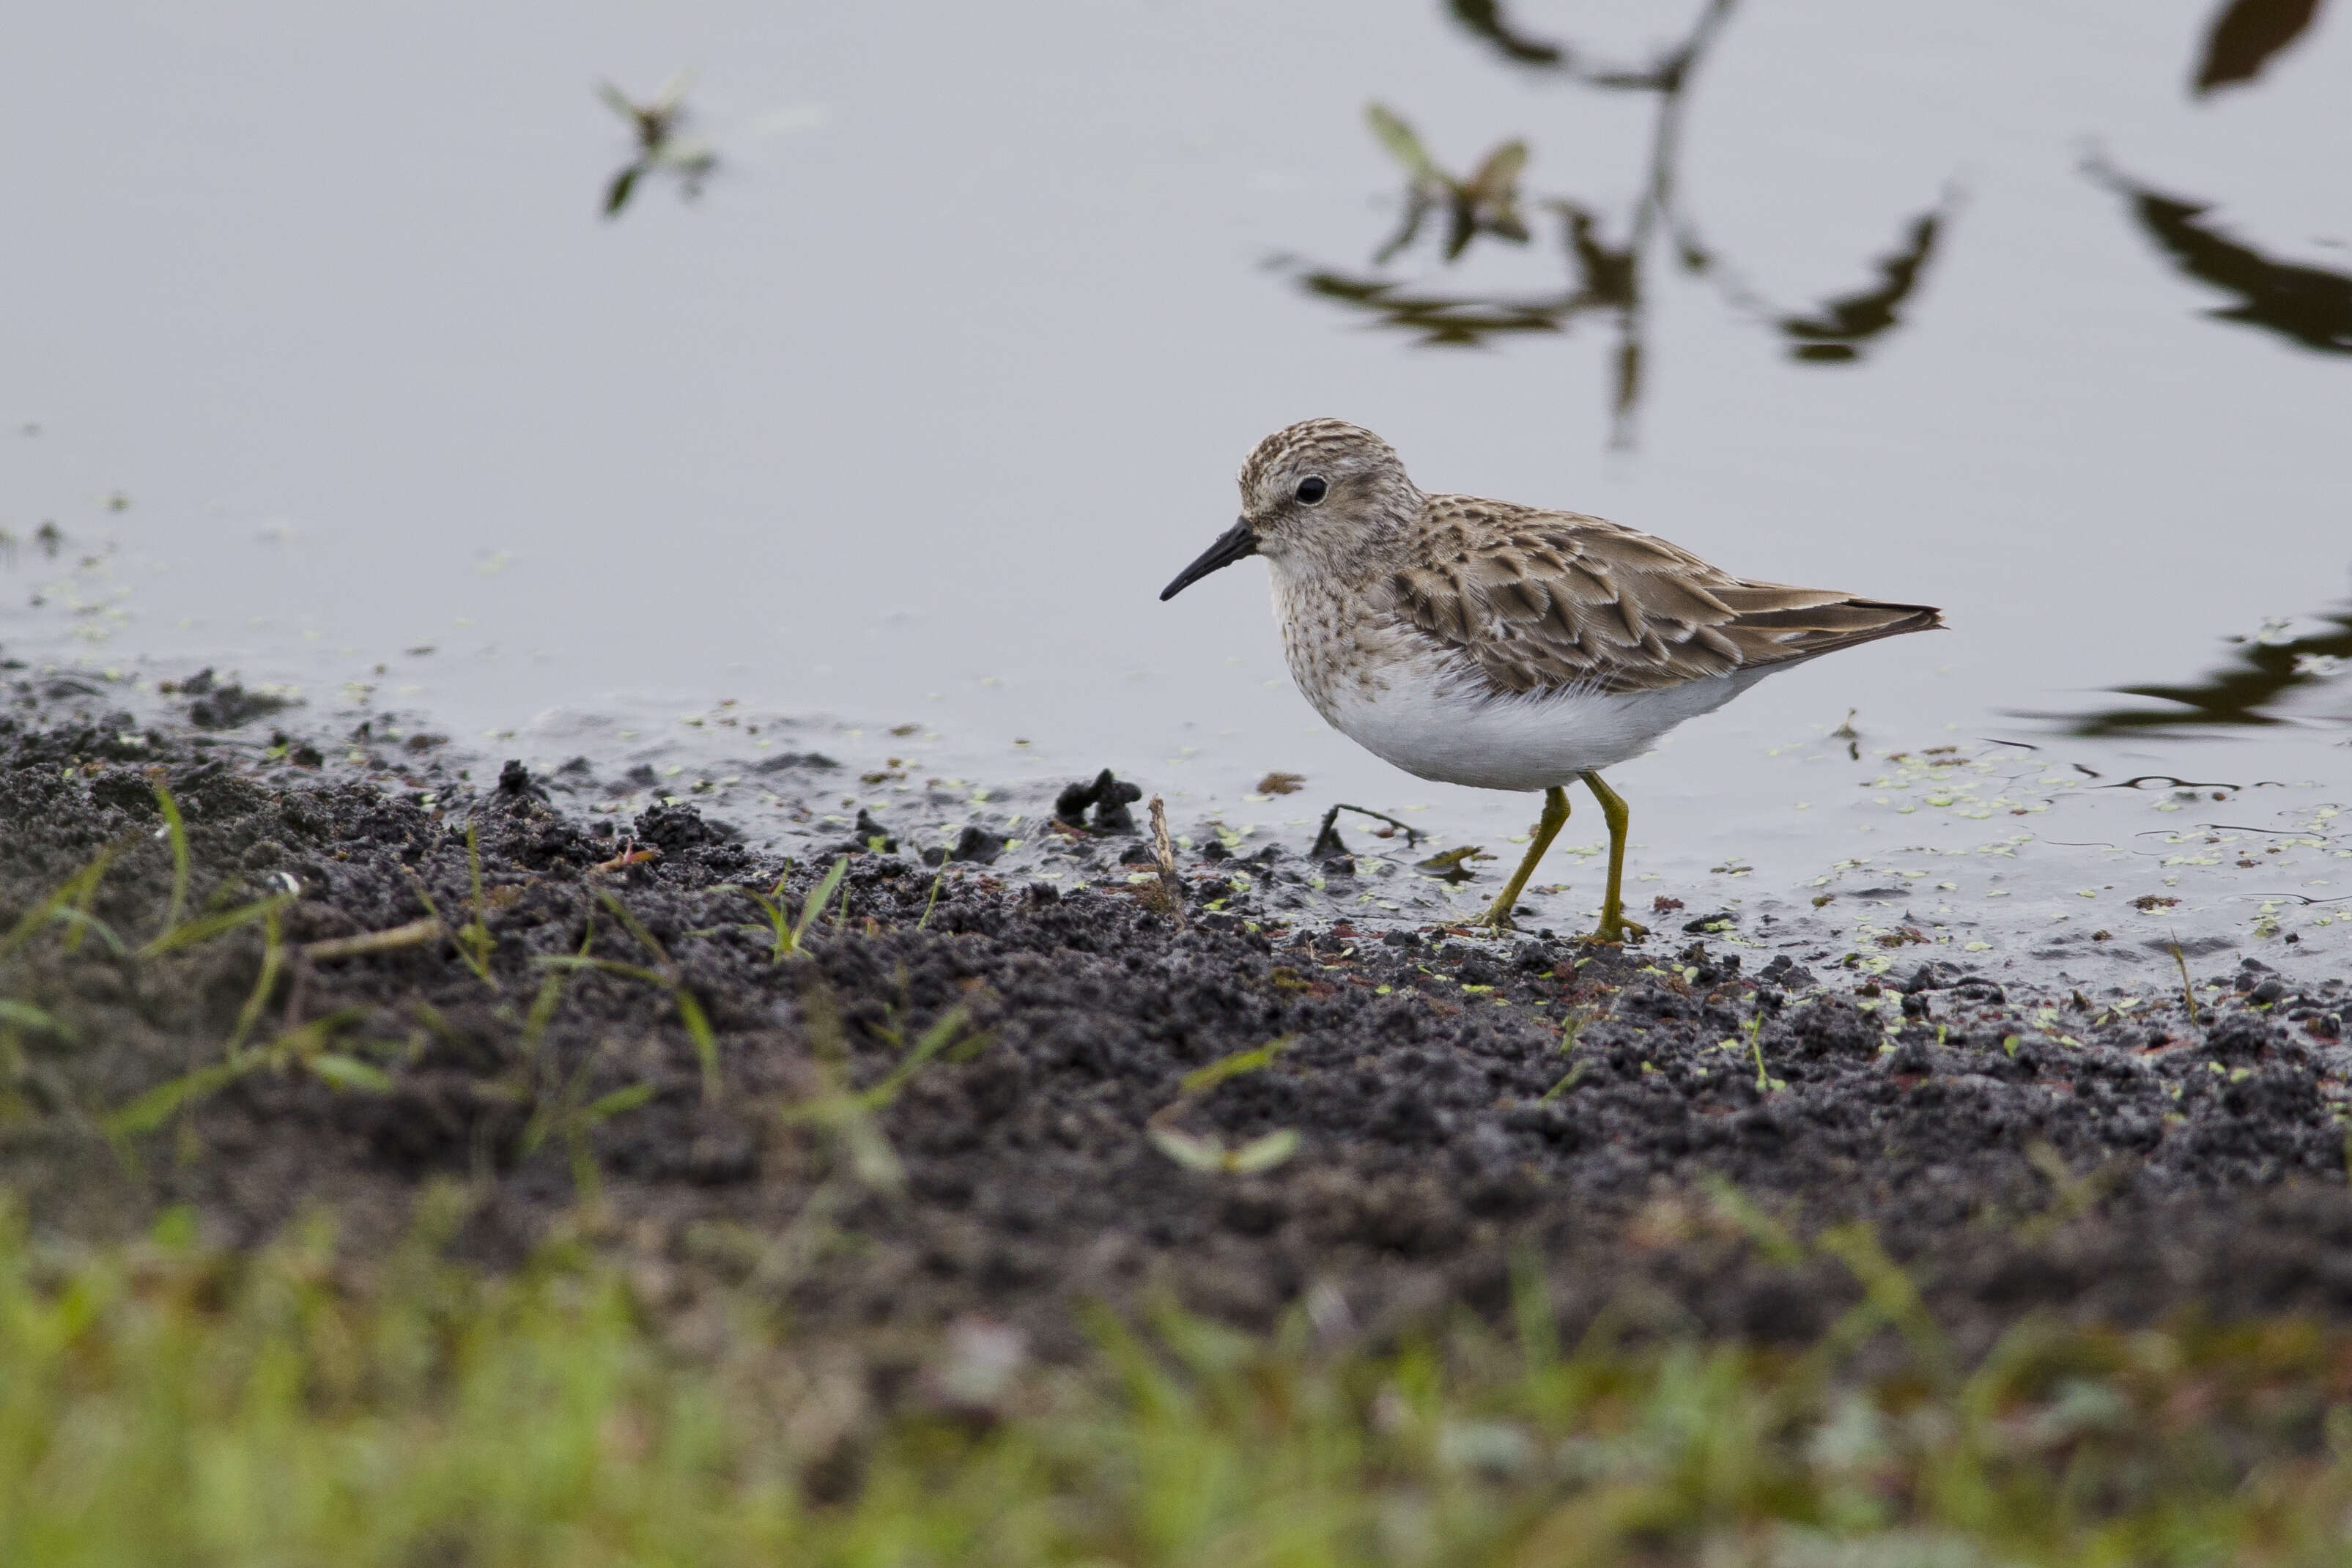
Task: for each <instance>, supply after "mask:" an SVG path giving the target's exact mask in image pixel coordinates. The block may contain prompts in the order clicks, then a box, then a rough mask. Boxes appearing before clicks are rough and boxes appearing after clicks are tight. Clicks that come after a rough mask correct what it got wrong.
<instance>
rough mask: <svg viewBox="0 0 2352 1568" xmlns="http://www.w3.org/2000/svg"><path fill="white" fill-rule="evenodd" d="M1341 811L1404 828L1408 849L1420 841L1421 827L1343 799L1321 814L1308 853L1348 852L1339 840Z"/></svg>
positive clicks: (1330, 853) (1329, 853) (1342, 853)
mask: <svg viewBox="0 0 2352 1568" xmlns="http://www.w3.org/2000/svg"><path fill="white" fill-rule="evenodd" d="M1343 811H1352V812H1354V813H1355V814H1356V815H1357V816H1369V817H1370V818H1372V820H1374V821H1375V822H1385V823H1387V824H1388V825H1389V826H1391V827H1398V828H1402V829H1403V830H1404V847H1406V848H1408V849H1411V848H1412V847H1415V846H1416V845H1418V844H1419V843H1420V842H1421V829H1419V828H1417V827H1415V826H1413V825H1412V824H1411V823H1409V822H1399V821H1398V820H1397V819H1396V818H1395V817H1393V816H1389V815H1388V814H1387V813H1386V812H1381V811H1373V810H1371V809H1370V807H1367V806H1361V805H1348V804H1347V803H1346V802H1344V801H1343V802H1341V803H1340V804H1339V805H1335V806H1333V807H1332V808H1331V809H1330V810H1328V811H1327V812H1325V813H1324V814H1323V826H1320V827H1318V828H1317V829H1316V830H1315V842H1314V844H1313V845H1312V846H1311V847H1309V848H1308V849H1307V853H1308V854H1309V855H1345V854H1346V853H1348V847H1347V846H1346V845H1345V844H1342V843H1341V842H1340V841H1339V814H1340V813H1341V812H1343Z"/></svg>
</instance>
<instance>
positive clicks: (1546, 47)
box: [1446, 0, 1569, 66]
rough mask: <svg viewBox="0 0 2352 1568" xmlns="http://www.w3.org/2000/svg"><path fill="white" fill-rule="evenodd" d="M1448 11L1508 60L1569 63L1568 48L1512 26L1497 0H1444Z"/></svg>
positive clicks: (1534, 64)
mask: <svg viewBox="0 0 2352 1568" xmlns="http://www.w3.org/2000/svg"><path fill="white" fill-rule="evenodd" d="M1446 8H1447V9H1448V10H1450V11H1452V12H1453V13H1454V20H1455V21H1457V22H1459V23H1461V24H1462V26H1463V28H1464V30H1465V31H1467V32H1471V33H1475V34H1476V35H1477V36H1478V37H1482V38H1484V39H1486V41H1487V42H1488V43H1490V44H1492V45H1494V46H1495V47H1496V49H1498V50H1500V51H1501V52H1502V54H1503V56H1504V58H1507V59H1512V60H1517V62H1518V63H1519V64H1521V65H1525V66H1558V65H1564V64H1566V63H1567V62H1568V58H1569V56H1568V51H1567V50H1566V49H1564V48H1562V47H1559V45H1558V44H1548V43H1546V42H1544V41H1543V40H1542V39H1541V38H1531V37H1528V36H1527V35H1526V34H1525V33H1522V32H1520V31H1518V30H1517V28H1515V27H1513V26H1511V23H1510V19H1509V18H1508V17H1507V16H1504V15H1503V7H1502V6H1501V5H1500V4H1498V0H1447V7H1446Z"/></svg>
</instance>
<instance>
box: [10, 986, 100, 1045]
mask: <svg viewBox="0 0 2352 1568" xmlns="http://www.w3.org/2000/svg"><path fill="white" fill-rule="evenodd" d="M0 1024H14V1025H16V1026H17V1027H18V1028H20V1029H38V1030H39V1031H41V1033H43V1034H45V1035H55V1036H56V1037H58V1039H60V1040H63V1041H65V1042H66V1043H67V1044H68V1045H71V1044H73V1043H74V1042H75V1041H77V1040H79V1038H80V1036H79V1034H77V1033H76V1032H75V1030H74V1027H73V1026H72V1025H70V1024H68V1023H65V1022H63V1021H61V1020H59V1019H57V1018H53V1017H51V1016H49V1015H48V1014H47V1013H44V1012H42V1011H41V1010H40V1009H39V1008H38V1007H36V1006H34V1005H32V1004H31V1003H29V1002H12V1001H10V1000H9V999H8V998H6V997H5V996H0Z"/></svg>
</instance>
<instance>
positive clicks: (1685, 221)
mask: <svg viewBox="0 0 2352 1568" xmlns="http://www.w3.org/2000/svg"><path fill="white" fill-rule="evenodd" d="M1735 4H1736V0H1706V4H1705V5H1704V6H1703V7H1702V8H1701V9H1700V11H1699V13H1698V15H1697V16H1696V19H1695V20H1694V21H1693V23H1692V24H1691V28H1690V31H1689V33H1688V34H1687V35H1686V36H1685V37H1683V38H1682V39H1681V40H1680V41H1679V42H1678V43H1676V44H1675V45H1674V46H1673V47H1669V48H1667V49H1665V50H1664V51H1663V52H1662V53H1660V54H1659V55H1658V56H1657V57H1656V58H1654V59H1653V60H1652V61H1651V63H1650V64H1649V65H1647V66H1645V67H1642V68H1619V67H1613V66H1612V67H1602V66H1597V65H1594V64H1591V62H1590V61H1589V60H1588V59H1587V58H1585V57H1584V56H1583V55H1581V54H1580V53H1579V52H1578V51H1577V50H1576V49H1575V48H1573V47H1570V45H1568V44H1566V43H1561V42H1557V41H1554V40H1551V39H1547V38H1540V37H1535V36H1533V35H1531V34H1528V33H1526V32H1524V31H1522V30H1520V29H1519V28H1518V27H1517V26H1515V25H1514V24H1513V22H1512V21H1511V19H1510V17H1509V16H1507V13H1506V12H1505V10H1504V7H1503V5H1502V4H1501V3H1500V0H1448V5H1447V9H1448V12H1449V14H1450V15H1451V16H1453V18H1454V21H1455V22H1456V23H1458V24H1459V25H1460V26H1462V27H1463V28H1464V29H1465V30H1466V31H1467V32H1469V33H1470V34H1472V35H1473V36H1474V37H1477V38H1478V39H1480V40H1481V41H1482V42H1484V43H1485V44H1486V45H1487V46H1488V47H1491V48H1493V49H1494V50H1495V51H1496V53H1498V54H1499V55H1500V56H1502V58H1505V59H1507V60H1508V61H1510V62H1512V63H1513V64H1516V65H1519V66H1523V67H1528V68H1534V69H1537V70H1540V71H1544V72H1548V73H1552V74H1556V75H1559V77H1561V78H1563V79H1566V80H1568V81H1570V82H1571V83H1573V84H1575V85H1577V86H1579V87H1588V88H1595V89H1602V90H1607V91H1633V92H1643V93H1647V94H1649V95H1650V96H1651V98H1652V99H1653V100H1654V106H1655V107H1654V113H1653V116H1652V121H1651V130H1650V138H1649V145H1648V148H1647V153H1646V157H1645V160H1644V163H1643V173H1642V183H1641V186H1640V192H1639V195H1637V196H1636V197H1635V198H1634V200H1633V203H1632V205H1631V208H1630V211H1629V212H1628V213H1627V214H1626V216H1625V220H1624V229H1623V232H1624V234H1625V239H1624V242H1623V243H1622V245H1612V244H1611V243H1609V242H1608V241H1607V240H1606V239H1605V238H1604V237H1603V234H1604V229H1603V225H1602V220H1601V216H1600V215H1599V214H1597V213H1596V212H1595V211H1594V210H1593V209H1592V208H1591V206H1588V205H1585V204H1583V203H1581V202H1579V201H1576V200H1574V199H1571V198H1570V197H1567V196H1551V197H1547V198H1544V199H1542V200H1540V201H1538V202H1537V203H1536V204H1535V205H1538V206H1539V207H1540V208H1542V209H1544V210H1548V211H1549V212H1551V213H1553V214H1555V215H1556V216H1558V217H1559V220H1560V223H1561V257H1562V260H1563V262H1564V264H1565V267H1566V270H1567V272H1568V279H1569V286H1568V287H1566V288H1564V289H1559V290H1556V291H1551V292H1542V293H1533V294H1529V293H1512V292H1496V291H1492V290H1475V291H1472V290H1464V291H1454V290H1449V289H1430V288H1426V287H1415V286H1411V285H1408V284H1406V283H1403V282H1402V281H1399V280H1396V279H1390V278H1385V277H1381V276H1378V275H1376V274H1375V275H1360V274H1353V273H1349V272H1347V271H1343V270H1340V269H1338V268H1328V267H1317V266H1312V265H1309V264H1307V263H1303V262H1297V261H1294V260H1291V259H1288V258H1282V259H1279V260H1278V261H1277V263H1276V264H1277V265H1279V266H1283V267H1285V268H1288V269H1290V270H1291V271H1292V272H1293V273H1294V275H1295V277H1296V279H1297V283H1298V286H1299V287H1300V288H1301V289H1304V290H1305V291H1306V292H1307V293H1309V294H1311V295H1314V296H1315V297H1317V298H1318V299H1322V300H1330V301H1332V302H1334V303H1336V304H1339V305H1341V306H1343V307H1346V308H1348V309H1350V310H1358V311H1360V312H1362V313H1364V314H1366V315H1368V316H1370V318H1371V323H1372V325H1374V326H1375V327H1378V328H1386V329H1391V330H1395V331H1406V332H1411V333H1412V334H1413V335H1414V337H1415V339H1416V342H1418V343H1420V344H1423V345H1433V346H1442V347H1472V346H1476V345H1478V344H1481V343H1485V342H1488V341H1489V340H1491V339H1495V338H1498V337H1505V336H1512V335H1526V334H1529V333H1538V332H1550V333H1555V334H1558V333H1563V332H1565V331H1568V330H1569V328H1570V325H1571V324H1572V323H1573V321H1575V319H1576V318H1578V317H1580V316H1582V315H1587V314H1598V315H1602V316H1606V317H1607V318H1609V319H1610V320H1611V321H1613V322H1614V324H1615V327H1616V335H1617V347H1616V353H1614V354H1613V355H1612V368H1611V377H1612V398H1611V403H1612V418H1611V423H1610V445H1611V446H1612V447H1621V448H1622V447H1630V446H1632V445H1633V424H1634V415H1635V412H1636V410H1637V407H1638V405H1639V404H1640V401H1641V394H1642V386H1643V363H1644V359H1645V346H1646V339H1647V309H1646V307H1647V290H1646V289H1645V288H1644V284H1643V275H1644V271H1645V268H1647V267H1648V266H1649V265H1650V262H1651V258H1652V257H1653V256H1654V253H1655V252H1657V251H1658V250H1659V248H1660V247H1662V246H1663V247H1670V248H1671V251H1672V253H1673V257H1674V259H1675V261H1676V262H1677V263H1679V265H1680V266H1681V267H1682V268H1683V269H1684V270H1685V271H1686V272H1688V273H1690V274H1692V275H1693V276H1695V277H1700V278H1704V279H1707V280H1708V282H1709V283H1710V284H1712V285H1713V287H1714V288H1715V289H1716V290H1717V293H1718V294H1720V295H1721V296H1722V297H1723V298H1724V299H1725V300H1727V302H1728V303H1730V304H1731V305H1732V306H1734V307H1735V308H1736V309H1737V310H1738V311H1739V312H1740V313H1741V314H1742V315H1743V316H1746V317H1748V318H1749V319H1751V320H1754V321H1760V322H1764V323H1768V324H1769V325H1770V326H1771V327H1772V328H1773V329H1774V330H1776V331H1778V332H1779V333H1780V335H1781V337H1782V338H1784V339H1785V340H1788V341H1790V343H1791V351H1790V352H1791V353H1792V354H1793V356H1794V357H1796V358H1798V359H1800V360H1803V361H1807V362H1811V363H1838V362H1850V361H1853V360H1855V359H1857V358H1859V357H1860V354H1861V352H1862V349H1863V346H1864V344H1865V343H1868V342H1872V341H1873V340H1874V339H1877V338H1880V337H1883V336H1884V335H1885V334H1886V333H1887V332H1889V331H1893V330H1894V329H1895V327H1896V326H1897V325H1898V324H1899V323H1900V321H1901V320H1902V307H1903V306H1904V305H1905V304H1906V303H1907V302H1908V301H1909V300H1910V299H1911V298H1912V296H1913V295H1914V294H1915V293H1916V290H1917V289H1918V287H1919V283H1920V280H1921V278H1922V277H1923V275H1924V273H1925V271H1926V268H1927V263H1928V261H1929V259H1930V258H1932V257H1933V255H1934V253H1935V249H1936V246H1937V240H1938V238H1939V237H1940V236H1941V235H1942V233H1943V231H1944V228H1945V226H1946V225H1947V223H1948V219H1949V208H1950V206H1951V197H1950V195H1949V194H1947V195H1946V198H1945V200H1944V201H1943V202H1941V203H1939V204H1938V205H1937V206H1936V207H1934V208H1932V209H1930V210H1929V211H1927V212H1926V213H1923V214H1921V215H1920V216H1917V217H1915V218H1913V219H1912V220H1911V222H1910V224H1909V225H1908V226H1907V228H1906V231H1905V237H1904V238H1903V239H1902V240H1901V241H1900V242H1899V245H1898V247H1897V249H1896V250H1895V252H1894V253H1893V254H1892V255H1888V256H1885V257H1883V258H1880V259H1879V261H1878V263H1877V269H1878V279H1877V281H1876V282H1875V283H1874V285H1872V286H1871V287H1869V288H1867V289H1863V290H1860V291H1858V292H1855V293H1852V294H1846V295H1840V296H1837V297H1834V298H1832V299H1830V300H1827V301H1825V302H1823V303H1822V304H1820V305H1818V306H1814V307H1811V308H1810V309H1807V310H1784V309H1780V308H1776V307H1774V306H1773V305H1772V304H1770V302H1769V301H1767V300H1764V299H1762V298H1761V297H1760V296H1759V294H1758V293H1757V292H1756V291H1755V290H1754V289H1750V288H1748V286H1746V285H1745V284H1743V283H1741V282H1740V281H1738V278H1737V276H1736V274H1735V273H1734V272H1733V271H1732V269H1731V268H1728V267H1727V266H1726V265H1724V264H1723V261H1722V258H1720V257H1719V256H1718V255H1717V253H1716V252H1715V251H1714V249H1713V248H1712V247H1709V246H1708V245H1707V244H1706V241H1705V240H1704V239H1703V238H1702V237H1701V235H1700V232H1699V227H1698V225H1697V223H1696V220H1695V219H1694V218H1693V216H1691V215H1690V214H1689V213H1688V212H1687V211H1685V210H1684V208H1683V207H1682V205H1681V202H1680V192H1679V175H1680V170H1681V158H1682V148H1683V131H1684V121H1685V114H1686V112H1687V107H1688V105H1687V101H1686V95H1687V94H1688V92H1689V90H1690V87H1691V84H1692V82H1693V81H1694V80H1696V75H1697V68H1698V67H1699V66H1700V65H1701V64H1702V63H1703V62H1704V61H1705V59H1706V56H1707V53H1708V51H1709V50H1710V49H1711V48H1712V47H1714V45H1715V43H1716V41H1717V38H1718V37H1720V36H1721V34H1722V31H1723V28H1724V26H1726V24H1727V23H1728V21H1729V20H1730V17H1731V13H1732V9H1733V6H1734V5H1735ZM1366 118H1367V120H1368V121H1370V125H1371V128H1372V132H1373V134H1374V135H1375V136H1377V137H1378V138H1379V139H1380V141H1381V144H1382V145H1383V146H1384V147H1385V148H1387V150H1388V152H1389V153H1390V155H1391V157H1393V158H1394V159H1395V160H1396V161H1397V163H1398V164H1399V165H1400V166H1401V167H1402V169H1403V170H1404V173H1405V176H1406V187H1405V198H1404V207H1403V214H1402V219H1401V221H1400V222H1399V225H1398V226H1397V229H1396V231H1395V233H1394V234H1393V235H1392V236H1391V237H1390V238H1389V239H1388V240H1387V242H1386V243H1384V244H1383V245H1381V247H1379V248H1378V249H1377V250H1376V251H1375V252H1374V253H1373V256H1372V266H1373V267H1374V268H1384V267H1386V266H1387V265H1388V264H1389V263H1390V262H1391V260H1393V259H1394V258H1397V257H1398V256H1400V255H1402V253H1403V252H1405V251H1407V250H1409V249H1410V248H1412V246H1413V245H1414V244H1415V242H1416V241H1417V240H1418V239H1419V238H1420V237H1421V235H1422V233H1423V228H1424V226H1426V224H1427V220H1428V219H1429V217H1430V216H1431V215H1433V214H1434V213H1437V212H1440V211H1443V212H1444V213H1445V214H1446V216H1447V219H1448V222H1447V226H1446V234H1445V238H1444V244H1443V246H1442V247H1441V260H1442V261H1443V262H1444V264H1445V265H1447V266H1451V265H1453V264H1454V262H1455V261H1457V260H1458V259H1459V258H1461V257H1462V256H1463V255H1464V253H1465V251H1467V250H1468V249H1469V248H1470V247H1471V246H1472V245H1473V244H1474V243H1475V241H1476V240H1477V239H1479V238H1480V237H1492V238H1495V239H1498V240H1503V241H1506V242H1507V243H1510V244H1513V245H1522V244H1525V243H1526V242H1527V241H1528V227H1527V225H1526V224H1525V222H1524V221H1523V220H1522V219H1521V218H1520V216H1519V202H1520V195H1519V191H1518V181H1519V177H1520V174H1521V173H1522V172H1523V171H1524V169H1525V167H1526V165H1527V161H1528V143H1527V142H1525V141H1524V140H1523V139H1518V138H1514V139H1512V140H1510V141H1507V142H1503V143H1501V144H1499V145H1498V146H1496V148H1495V149H1494V150H1493V151H1492V152H1490V153H1487V154H1486V159H1485V161H1484V162H1483V163H1481V164H1480V165H1479V166H1478V168H1477V169H1476V170H1475V172H1474V173H1473V174H1470V175H1469V176H1467V177H1466V178H1461V179H1457V178H1455V177H1454V176H1453V175H1452V174H1447V173H1446V172H1445V171H1444V169H1443V168H1442V167H1440V166H1439V164H1438V163H1437V162H1436V160H1435V159H1434V158H1433V157H1432V156H1431V155H1430V153H1429V152H1428V150H1427V149H1426V148H1425V147H1424V146H1423V143H1422V141H1421V138H1420V136H1419V135H1418V133H1416V132H1414V131H1413V129H1412V126H1411V125H1409V124H1408V123H1406V121H1404V119H1403V118H1402V116H1401V115H1399V114H1397V113H1396V112H1395V111H1394V110H1391V109H1389V108H1387V107H1386V106H1384V105H1381V104H1373V105H1371V106H1370V107H1369V108H1368V109H1367V110H1366Z"/></svg>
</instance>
